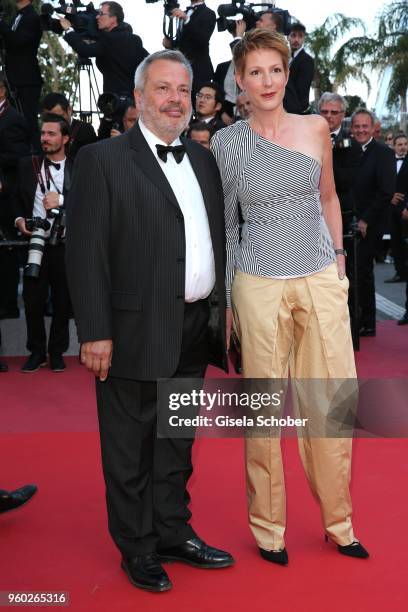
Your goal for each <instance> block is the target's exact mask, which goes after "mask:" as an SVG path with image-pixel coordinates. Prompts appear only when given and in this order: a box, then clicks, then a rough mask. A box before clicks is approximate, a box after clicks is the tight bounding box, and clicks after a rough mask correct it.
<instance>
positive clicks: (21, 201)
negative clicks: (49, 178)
mask: <svg viewBox="0 0 408 612" xmlns="http://www.w3.org/2000/svg"><path fill="white" fill-rule="evenodd" d="M43 161H44V157H43V156H39V157H38V163H39V164H40V168H41V165H42V163H43ZM71 176H72V163H71V162H70V160H69V159H68V158H67V161H66V162H65V170H64V189H63V195H64V206H66V205H67V200H66V199H65V198H66V197H67V195H68V192H69V188H70V184H71ZM36 190H37V174H36V172H35V170H34V166H33V161H32V157H31V155H30V156H29V157H24V158H23V159H21V160H20V164H19V169H18V191H17V198H16V201H15V207H14V218H15V219H16V218H17V217H24V218H25V219H30V218H31V217H32V215H33V207H34V198H35V192H36Z"/></svg>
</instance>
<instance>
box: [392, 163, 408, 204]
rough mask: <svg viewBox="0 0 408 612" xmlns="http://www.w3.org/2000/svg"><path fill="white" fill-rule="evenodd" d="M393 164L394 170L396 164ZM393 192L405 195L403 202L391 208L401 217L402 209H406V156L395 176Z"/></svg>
mask: <svg viewBox="0 0 408 612" xmlns="http://www.w3.org/2000/svg"><path fill="white" fill-rule="evenodd" d="M394 163H395V168H396V167H397V164H396V162H394ZM395 191H396V192H397V193H403V194H404V195H405V199H404V201H403V202H401V203H400V204H397V205H396V206H393V210H394V209H395V211H398V212H397V214H398V215H399V216H401V214H402V211H403V210H404V208H406V207H407V204H408V155H406V157H405V159H404V161H403V162H402V166H401V168H400V171H399V172H398V174H397V181H396V189H395Z"/></svg>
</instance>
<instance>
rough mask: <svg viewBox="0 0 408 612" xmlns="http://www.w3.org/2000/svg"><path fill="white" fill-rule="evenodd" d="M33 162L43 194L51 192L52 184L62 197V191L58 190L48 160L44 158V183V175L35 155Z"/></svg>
mask: <svg viewBox="0 0 408 612" xmlns="http://www.w3.org/2000/svg"><path fill="white" fill-rule="evenodd" d="M31 161H32V164H33V168H34V172H35V173H36V175H37V181H38V184H39V186H40V189H41V192H42V194H43V195H45V194H46V192H48V191H49V190H50V188H51V183H52V184H53V185H54V187H55V190H56V192H57V193H58V195H61V191H60V190H59V189H58V187H57V185H56V184H55V181H54V179H53V178H52V176H51V172H50V166H49V164H48V163H47V158H46V157H44V173H45V181H44V177H43V174H42V172H41V167H40V162H39V161H38V157H37V156H36V155H33V156H32V158H31Z"/></svg>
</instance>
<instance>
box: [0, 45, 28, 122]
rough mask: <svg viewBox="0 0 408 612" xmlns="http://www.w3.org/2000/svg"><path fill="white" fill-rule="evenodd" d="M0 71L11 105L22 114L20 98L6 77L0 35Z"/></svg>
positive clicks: (4, 57) (4, 50) (3, 48)
mask: <svg viewBox="0 0 408 612" xmlns="http://www.w3.org/2000/svg"><path fill="white" fill-rule="evenodd" d="M0 72H1V73H2V74H3V75H4V80H5V85H6V87H7V91H8V95H9V98H10V100H11V103H12V105H13V106H14V108H15V109H16V110H18V112H19V113H21V114H23V108H22V106H21V103H20V100H19V99H18V95H17V92H16V91H14V90H13V89H12V88H11V85H10V81H9V80H8V77H7V71H6V48H5V45H4V40H3V38H2V37H1V36H0Z"/></svg>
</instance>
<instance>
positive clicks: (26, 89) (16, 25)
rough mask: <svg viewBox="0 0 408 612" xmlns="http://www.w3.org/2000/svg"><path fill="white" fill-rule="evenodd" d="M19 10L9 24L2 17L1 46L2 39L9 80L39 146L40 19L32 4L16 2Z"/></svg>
mask: <svg viewBox="0 0 408 612" xmlns="http://www.w3.org/2000/svg"><path fill="white" fill-rule="evenodd" d="M16 6H17V8H18V12H17V15H16V16H15V17H14V19H13V20H12V21H11V23H10V24H7V23H6V22H5V21H3V20H2V19H1V17H0V44H1V42H2V39H3V45H4V51H5V69H6V74H7V78H8V81H9V83H10V87H11V89H12V92H13V94H14V95H15V96H16V98H17V102H18V104H19V105H20V107H21V110H22V113H23V115H24V116H25V118H26V120H27V122H28V125H29V128H30V130H31V134H32V141H33V143H34V144H36V135H37V132H38V105H39V100H40V95H41V87H42V82H43V81H42V78H41V73H40V68H39V65H38V60H37V53H38V47H39V45H40V40H41V36H42V31H41V26H40V17H39V15H38V14H37V13H36V11H35V10H34V7H33V6H32V0H16Z"/></svg>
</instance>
